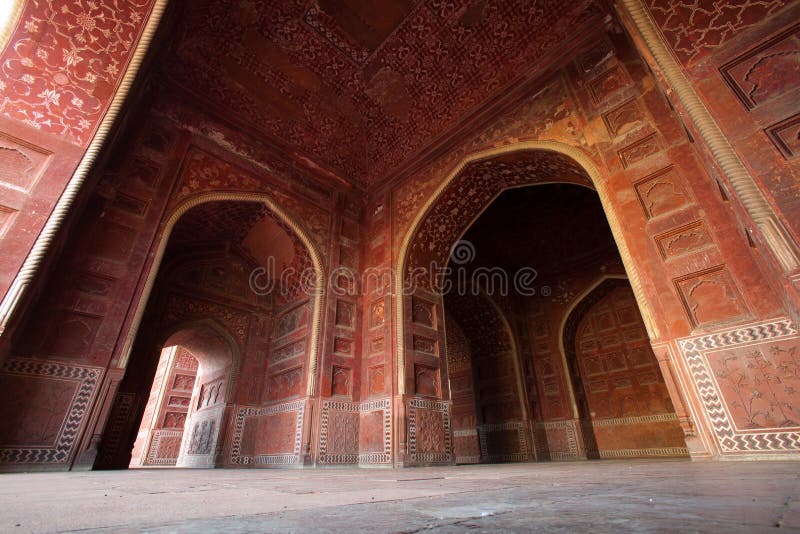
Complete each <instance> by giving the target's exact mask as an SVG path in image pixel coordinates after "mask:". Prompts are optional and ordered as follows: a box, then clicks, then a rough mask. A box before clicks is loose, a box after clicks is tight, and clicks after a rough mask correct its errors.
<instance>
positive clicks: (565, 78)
mask: <svg viewBox="0 0 800 534" xmlns="http://www.w3.org/2000/svg"><path fill="white" fill-rule="evenodd" d="M590 41H591V42H590V44H587V45H586V46H585V47H584V48H582V49H581V50H579V51H578V53H577V55H576V57H575V59H574V60H573V61H571V62H569V63H568V64H567V65H565V66H564V68H563V69H561V70H560V71H558V72H556V73H555V74H553V75H552V76H551V77H550V78H549V79H548V80H546V81H545V80H542V81H540V82H539V83H537V84H536V85H535V87H532V88H531V89H529V91H530V92H531V93H534V94H535V96H532V97H527V98H525V97H519V100H518V101H517V103H516V104H515V105H514V106H512V107H510V108H509V111H507V112H505V113H503V114H500V116H498V117H497V118H496V119H494V120H493V121H492V122H491V123H489V125H488V126H485V127H482V128H481V129H480V130H479V131H478V132H465V133H464V135H463V136H462V137H461V138H460V140H459V141H458V142H455V143H454V144H453V145H451V146H449V147H448V150H447V151H446V152H445V155H443V156H439V157H437V158H433V159H432V161H431V162H430V163H426V164H425V165H423V166H421V167H419V168H417V169H415V172H414V173H413V175H411V176H409V177H408V178H407V179H406V180H404V181H402V182H397V183H396V184H395V185H394V187H393V189H392V190H391V203H390V205H391V207H392V209H391V214H392V229H393V231H392V243H393V249H392V250H393V254H394V256H393V257H394V259H395V261H396V259H397V254H398V253H399V251H400V246H401V244H402V240H403V238H404V236H405V235H406V234H407V233H408V232H409V231H410V223H411V222H412V220H413V218H414V217H415V216H416V215H417V214H418V213H419V211H420V210H421V209H422V207H423V205H424V202H425V201H426V200H427V199H428V198H430V196H431V195H432V193H433V191H434V190H435V188H436V187H437V186H439V185H440V184H441V183H442V180H443V179H444V178H445V177H446V176H447V175H448V173H449V172H450V170H451V169H453V168H454V167H455V165H456V164H457V163H458V162H459V161H462V160H463V159H464V158H465V157H467V156H468V155H469V154H474V153H476V152H478V151H480V150H482V149H486V148H491V147H498V146H504V145H506V146H511V145H513V144H514V143H516V142H518V141H524V140H528V139H530V140H537V139H541V140H554V141H559V142H562V143H564V144H566V145H569V146H573V147H579V149H580V150H581V151H582V152H583V153H585V154H587V155H588V156H589V157H591V159H592V160H593V161H594V162H595V164H596V165H597V166H598V168H599V169H600V172H601V175H602V176H603V178H602V179H603V180H604V184H605V185H606V187H607V188H608V191H609V194H610V197H611V198H610V201H611V207H612V209H613V210H614V211H615V212H616V214H617V216H618V217H619V218H620V219H621V220H622V221H623V225H622V227H621V229H620V230H621V233H622V235H623V236H624V239H625V240H626V241H627V245H628V247H629V249H630V251H631V255H632V260H633V261H634V263H635V264H636V265H637V266H638V269H637V270H638V272H639V275H640V277H641V278H642V287H643V290H644V297H645V298H646V300H647V302H648V303H649V309H650V315H651V316H650V318H649V320H650V321H651V323H652V325H653V328H654V331H653V334H654V335H653V337H652V341H653V342H654V343H655V344H656V345H657V347H658V353H659V354H661V355H662V356H660V359H661V361H662V370H666V371H668V372H667V376H668V377H671V378H668V380H676V381H677V384H678V386H677V387H672V386H669V385H668V386H669V387H672V390H673V391H675V392H677V391H683V392H684V393H685V398H679V399H676V400H675V402H676V406H677V405H681V406H683V407H684V409H683V410H682V411H681V413H679V417H681V418H683V420H685V425H684V427H685V430H687V431H688V432H689V437H691V438H696V447H695V450H696V453H697V454H700V455H702V454H719V453H720V451H721V450H724V451H725V452H734V451H739V452H743V453H748V452H758V451H761V450H768V451H770V452H774V451H786V452H790V451H793V450H794V448H793V447H792V446H787V445H782V444H781V443H782V442H781V439H782V438H778V437H769V438H767V439H769V440H770V444H769V445H768V446H766V447H762V446H756V445H754V444H753V445H749V444H747V443H748V440H749V439H751V438H748V437H742V440H741V441H739V440H738V438H737V444H736V445H735V446H730V447H729V446H728V445H727V444H723V442H724V441H725V440H726V439H727V438H726V437H725V436H726V434H727V432H729V431H728V430H725V428H728V427H725V425H724V424H718V421H716V420H715V416H714V415H712V412H713V410H712V409H711V408H710V407H709V406H708V405H706V406H704V405H703V403H702V402H701V401H700V391H701V390H705V389H706V388H707V387H709V386H708V385H707V384H706V383H707V381H708V377H709V376H711V375H712V374H713V372H714V371H708V370H700V369H699V368H697V367H694V364H693V363H692V361H693V358H697V357H700V356H699V355H697V356H695V355H694V354H695V353H691V352H690V351H689V350H687V349H688V348H690V347H694V346H696V342H695V341H687V342H683V341H681V342H678V341H677V340H678V339H682V338H688V337H690V336H693V335H700V334H703V335H710V336H712V337H711V338H709V339H713V340H714V341H712V342H711V343H712V344H713V345H714V346H720V347H726V348H729V350H730V349H732V350H734V351H737V350H739V349H738V348H735V347H737V345H738V343H737V342H735V341H732V338H724V337H718V336H721V335H722V334H721V333H722V332H723V331H726V329H736V328H737V327H738V328H739V330H740V331H741V332H743V333H746V334H745V335H746V336H748V338H749V339H753V340H757V342H760V343H762V344H763V345H762V346H764V347H766V346H767V345H768V344H771V343H772V341H769V339H771V338H772V337H773V335H774V336H776V337H777V338H778V339H779V340H780V341H777V343H778V344H779V346H780V349H781V350H787V349H788V347H789V346H790V345H791V344H792V343H795V342H796V341H794V340H796V336H797V334H796V331H795V330H794V329H792V328H791V327H790V326H789V325H788V324H786V323H785V322H781V321H780V320H779V321H775V320H774V318H775V317H780V316H781V315H785V314H786V311H783V310H782V309H781V304H780V300H779V299H778V298H777V296H776V295H775V294H774V293H773V292H772V289H771V288H770V286H769V285H768V284H766V283H764V280H765V278H766V277H768V276H770V275H769V274H768V271H764V270H762V268H761V267H760V266H759V264H758V262H757V254H758V253H757V252H756V251H754V250H753V249H752V248H750V246H749V245H748V240H747V237H746V235H745V232H744V230H743V228H741V227H740V226H739V225H738V223H737V221H736V219H735V217H734V216H733V215H732V212H731V210H730V208H729V205H728V200H726V198H725V197H724V196H723V195H721V194H720V190H719V187H718V185H717V184H716V182H715V181H714V180H713V178H712V175H711V174H710V173H709V171H707V170H706V169H705V168H704V166H703V158H702V154H701V153H699V152H698V150H697V148H696V147H695V146H694V144H693V143H692V141H691V140H690V139H689V138H688V137H687V136H686V134H685V131H684V129H683V127H682V125H681V122H680V120H679V118H678V117H677V115H676V114H675V113H674V112H673V111H672V110H671V109H670V107H669V105H668V103H667V102H666V101H665V99H664V98H663V96H662V95H661V94H660V93H659V92H658V91H657V90H655V84H654V80H653V78H652V77H651V76H650V75H649V73H648V71H647V69H646V68H645V66H644V65H643V63H642V62H641V60H640V59H639V58H638V57H637V56H636V54H635V53H633V52H632V51H631V49H630V45H629V44H628V43H626V42H625V41H624V40H623V39H621V38H619V37H614V36H603V37H600V36H594V37H593V38H592V39H591V40H590ZM485 167H486V168H487V169H488V168H489V167H490V165H489V163H487V164H486V165H485ZM562 176H563V173H562ZM489 182H490V183H496V180H495V181H494V182H492V181H489ZM451 188H452V193H450V190H448V192H446V193H445V195H446V198H447V199H449V200H446V201H440V203H439V206H446V208H445V209H442V211H439V212H436V211H434V212H431V213H432V214H433V215H429V216H428V219H424V220H423V223H422V226H421V227H420V228H422V229H423V231H422V232H423V233H422V234H420V235H422V237H421V238H419V237H418V238H416V240H415V241H413V242H412V245H411V255H410V260H409V265H411V266H413V265H417V264H424V263H426V262H425V261H419V262H418V261H417V260H416V259H414V254H415V252H414V247H415V246H419V247H420V248H423V247H424V248H426V249H427V250H430V249H429V246H433V250H432V251H431V252H429V253H426V254H425V255H423V256H421V258H423V259H424V260H427V259H429V258H430V257H431V256H433V257H436V258H446V257H447V252H448V251H449V247H450V245H451V244H452V243H453V242H454V241H455V240H456V239H457V238H458V236H459V235H460V232H462V231H463V230H464V226H465V225H466V223H467V222H468V221H470V220H471V219H472V218H473V217H474V216H475V215H476V214H477V213H478V210H480V209H482V207H483V206H485V204H486V203H487V202H488V201H489V200H490V199H491V198H492V196H493V195H494V194H496V190H495V189H492V188H491V187H486V188H484V185H483V184H482V183H480V182H475V181H472V182H470V181H464V182H458V185H453V186H451ZM468 191H469V192H470V194H469V195H468V194H467V192H468ZM475 193H478V194H479V195H483V196H482V198H483V199H484V200H483V201H481V200H479V199H476V196H474V195H475ZM383 198H385V197H383V196H381V195H380V194H379V195H377V196H376V197H375V207H376V209H377V208H378V206H383V208H382V209H386V205H387V204H384V202H385V201H384V200H382V199H383ZM439 209H441V208H439ZM437 213H438V215H437ZM428 220H429V221H430V222H427V221H428ZM426 228H430V229H431V231H432V232H431V233H428V234H425V233H424V231H427V230H424V229H426ZM408 306H409V305H408V304H406V309H407V310H408ZM406 317H408V315H407V316H406ZM406 320H408V318H407V319H406ZM759 325H763V326H759ZM405 326H406V327H408V326H409V324H408V323H407V324H406V325H405ZM767 332H769V333H767ZM410 343H411V338H410V337H408V336H407V337H406V346H410ZM662 347H666V348H662ZM679 347H682V348H679ZM666 350H668V351H669V355H670V356H665V355H666V354H667V353H666V352H665V351H666ZM742 350H744V349H742ZM762 352H764V351H763V350H762ZM772 354H777V353H776V352H775V351H773V352H772ZM764 358H765V359H767V360H769V361H770V363H769V365H770V366H775V365H778V363H779V362H778V360H775V358H774V357H771V356H767V355H766V353H765V354H764ZM406 362H407V367H406V377H411V376H413V373H412V369H413V353H409V352H407V353H406ZM787 378H788V377H787ZM411 386H412V384H410V383H409V384H407V388H406V389H407V391H409V392H411V391H413V389H412V387H411ZM781 394H782V393H781ZM776 398H780V397H779V396H778V397H776ZM725 402H729V403H730V402H732V403H734V404H733V405H732V406H735V401H734V400H733V399H732V398H730V399H729V400H726V401H725ZM776 402H777V403H780V402H781V401H779V400H776ZM408 406H410V405H408ZM676 409H677V408H676ZM687 412H691V414H692V416H691V417H689V415H685V414H686V413H687ZM403 413H404V412H403V410H401V412H400V415H399V417H401V419H402V418H404V417H407V425H403V426H402V427H401V431H404V430H403V427H405V428H410V427H411V423H410V420H411V416H410V415H409V416H404V415H403ZM725 424H728V423H725ZM781 435H786V436H788V435H789V434H781ZM771 436H772V435H771ZM790 441H791V440H790ZM404 442H405V440H404V439H403V438H402V437H401V439H400V443H401V446H402V443H404ZM783 443H786V442H783ZM720 446H722V449H720Z"/></svg>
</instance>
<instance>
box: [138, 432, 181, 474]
mask: <svg viewBox="0 0 800 534" xmlns="http://www.w3.org/2000/svg"><path fill="white" fill-rule="evenodd" d="M170 438H183V430H164V429H159V430H156V431H154V432H153V439H152V440H151V441H150V449H149V452H148V454H147V461H146V463H145V465H175V464H177V463H178V457H177V456H175V457H174V458H167V457H163V456H159V455H158V454H159V452H161V451H160V447H161V443H162V442H163V441H164V440H167V439H170ZM176 452H178V451H177V450H176Z"/></svg>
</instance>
